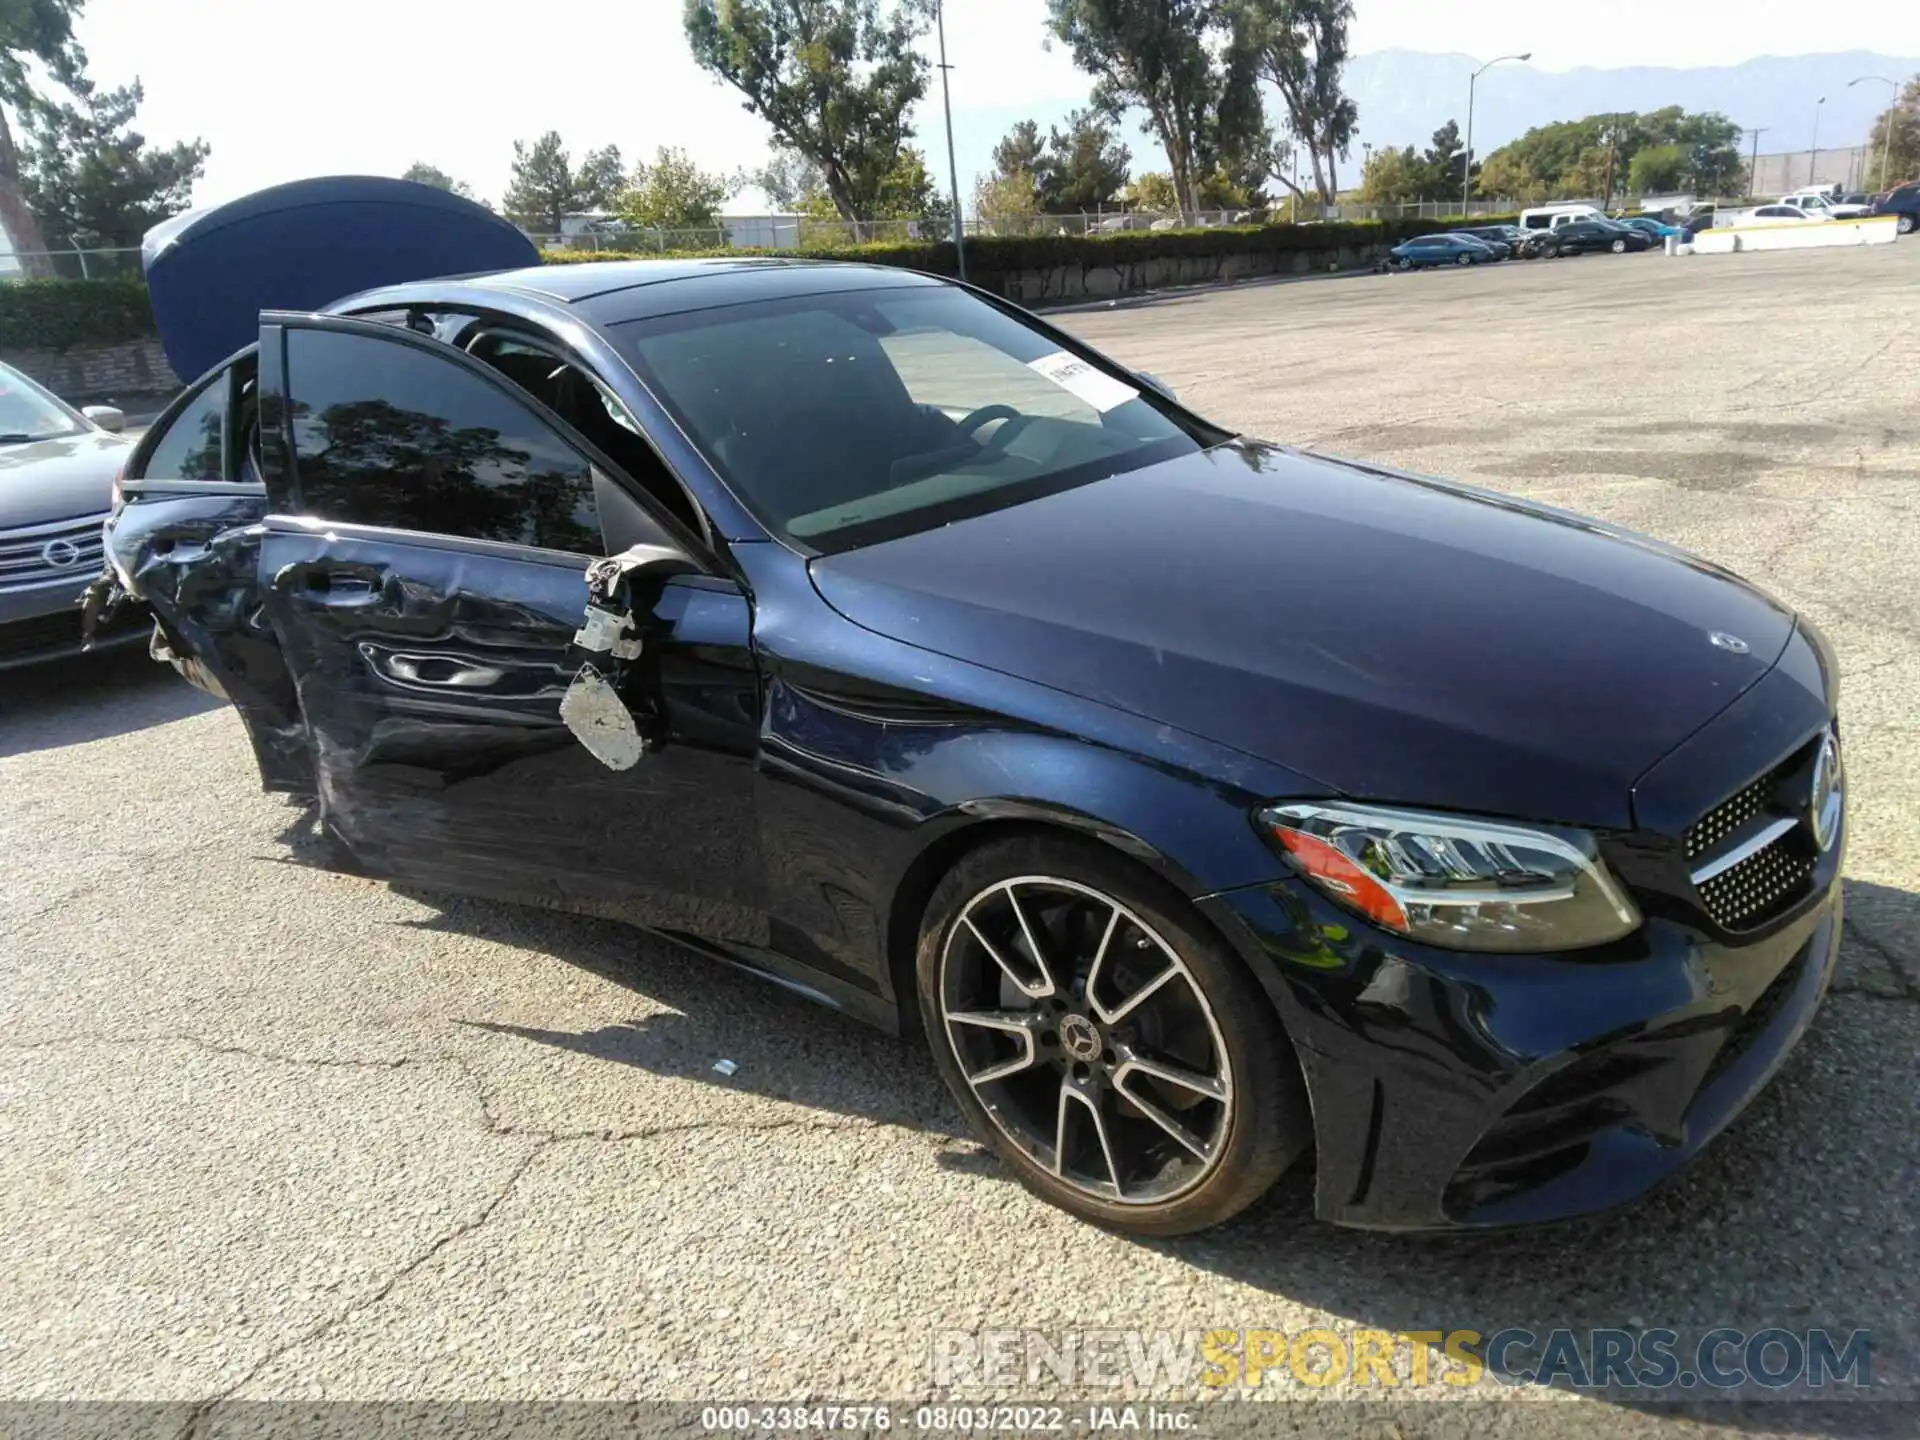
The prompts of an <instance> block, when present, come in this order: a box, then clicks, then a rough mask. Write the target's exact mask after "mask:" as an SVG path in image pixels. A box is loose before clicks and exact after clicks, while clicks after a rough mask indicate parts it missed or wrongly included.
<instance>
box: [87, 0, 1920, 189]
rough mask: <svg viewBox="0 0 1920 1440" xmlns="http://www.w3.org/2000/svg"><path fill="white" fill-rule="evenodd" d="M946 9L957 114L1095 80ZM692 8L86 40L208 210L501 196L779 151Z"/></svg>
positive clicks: (1377, 42) (1764, 42) (149, 2)
mask: <svg viewBox="0 0 1920 1440" xmlns="http://www.w3.org/2000/svg"><path fill="white" fill-rule="evenodd" d="M946 3H947V47H948V58H949V60H950V61H951V63H952V64H953V66H954V67H955V68H954V70H953V72H952V84H953V103H954V107H955V109H956V111H967V110H1000V109H1006V108H1008V107H1016V108H1017V107H1021V106H1028V105H1033V106H1038V105H1040V104H1044V103H1047V102H1057V101H1071V100H1080V99H1084V98H1085V96H1086V93H1087V90H1088V80H1087V77H1085V76H1083V75H1081V74H1080V73H1078V72H1077V71H1075V70H1074V68H1073V66H1072V64H1071V63H1070V62H1069V60H1068V58H1067V56H1066V54H1065V53H1064V52H1063V51H1062V50H1060V49H1059V48H1058V47H1055V48H1053V49H1052V50H1051V51H1050V50H1048V49H1047V48H1046V46H1045V43H1044V42H1045V33H1044V25H1043V20H1044V16H1045V13H1046V4H1045V0H946ZM680 12H681V6H680V0H563V3H559V4H556V5H554V6H553V7H552V8H551V9H550V10H549V9H546V8H545V7H543V6H541V5H538V4H526V3H521V4H504V3H496V4H495V5H493V6H491V7H485V6H482V5H479V4H476V3H473V0H305V3H301V0H87V5H86V10H85V12H84V15H83V18H82V20H81V22H80V26H79V32H80V37H81V40H82V43H83V44H84V45H85V46H86V49H87V51H88V54H89V56H90V61H91V73H92V74H93V76H94V78H95V79H96V80H97V81H98V82H100V83H102V84H107V85H114V84H121V83H124V82H126V81H128V80H131V79H133V78H134V77H135V76H136V75H137V76H138V77H139V78H140V79H141V80H142V81H143V82H144V83H145V85H146V95H147V99H146V104H145V106H144V107H143V109H142V111H141V114H140V128H141V129H142V130H143V131H144V133H145V134H146V135H147V136H148V137H149V138H150V139H153V140H156V141H163V142H164V141H171V140H175V139H182V138H187V137H191V136H199V137H201V138H203V139H205V140H206V141H208V142H209V143H210V144H211V146H212V147H213V153H212V157H211V159H210V160H209V161H208V163H207V169H206V174H205V178H204V179H203V180H202V182H201V183H200V185H199V186H198V187H197V189H196V191H195V196H194V198H195V201H196V203H200V204H212V203H218V202H219V201H222V200H226V199H231V198H233V197H234V196H236V195H240V194H244V193H246V192H247V191H250V190H254V189H258V188H260V187H261V186H264V185H271V184H275V183H278V182H280V181H283V180H291V179H296V178H299V177H301V176H305V175H323V174H388V175H397V174H399V173H400V172H401V171H402V170H404V169H405V168H406V167H407V166H408V165H409V164H410V163H412V162H413V161H415V160H421V161H425V162H427V163H428V164H432V165H435V166H438V167H439V168H440V169H442V170H445V171H447V172H448V173H449V174H451V175H453V176H455V177H456V178H458V179H461V180H464V181H466V182H467V183H468V184H470V185H472V186H473V187H474V188H475V190H477V191H478V192H479V193H480V194H481V195H484V196H488V197H490V198H493V199H496V200H497V199H498V197H499V195H500V193H501V191H502V190H503V189H504V188H505V186H506V182H507V174H508V169H509V166H510V165H511V162H512V153H513V142H514V140H516V139H531V138H533V137H535V136H537V135H539V134H540V133H541V132H542V131H545V130H549V129H554V130H558V131H559V132H560V133H561V135H562V136H563V137H564V138H565V140H566V142H567V143H568V145H569V146H570V147H572V148H573V149H574V151H575V152H576V153H578V152H580V151H583V150H585V149H588V148H590V147H593V146H598V145H603V144H609V143H611V144H616V145H618V146H619V147H620V148H621V151H622V153H623V154H624V155H626V156H627V157H629V159H632V158H636V157H640V156H647V157H650V156H651V155H652V153H653V151H654V149H655V147H657V146H661V145H678V146H681V147H683V148H685V149H687V150H688V151H690V152H691V153H692V154H693V156H694V158H695V159H696V160H698V161H699V162H700V163H701V164H702V165H704V166H705V167H707V168H709V169H714V170H723V171H731V170H733V169H735V168H739V167H749V166H754V165H757V164H759V163H760V162H761V161H763V160H764V159H765V158H766V154H767V134H766V131H765V128H764V127H763V126H762V124H761V123H760V121H759V120H757V119H756V118H755V117H753V116H752V115H750V114H748V113H747V112H745V111H744V110H742V109H741V107H740V102H739V100H738V98H737V97H736V96H735V94H734V92H733V91H732V90H730V89H728V88H726V87H724V86H722V85H721V84H720V83H719V82H718V81H715V80H714V79H712V78H711V77H710V76H708V75H707V74H706V73H705V72H703V71H701V70H700V69H699V68H698V67H696V66H695V65H694V63H693V61H692V59H691V58H690V57H689V55H688V53H687V48H686V42H685V40H684V38H683V37H682V35H681V31H680ZM1389 48H1396V49H1405V50H1426V51H1435V52H1448V51H1458V52H1464V53H1466V54H1470V55H1475V56H1480V57H1484V58H1489V59H1490V58H1492V57H1494V56H1496V55H1502V54H1508V53H1511V52H1514V51H1520V50H1531V51H1532V52H1533V64H1534V65H1535V66H1536V67H1537V68H1542V69H1547V70H1567V69H1573V68H1576V67H1578V66H1596V67H1602V68H1605V67H1612V66H1624V65H1660V66H1669V65H1670V66H1696V65H1727V64H1737V63H1739V62H1740V61H1742V60H1746V59H1749V58H1751V57H1753V56H1755V55H1761V54H1767V53H1772V54H1799V53H1803V52H1806V51H1814V50H1818V51H1837V50H1852V49H1863V50H1877V51H1880V52H1881V53H1883V54H1890V55H1915V54H1920V3H1914V0H1825V3H1823V4H1822V5H1821V6H1820V7H1819V8H1818V11H1817V14H1812V15H1810V13H1809V11H1808V9H1807V7H1806V5H1805V4H1804V0H1607V3H1605V4H1589V5H1543V4H1541V3H1539V0H1453V3H1444V0H1443V3H1435V0H1357V7H1356V18H1355V21H1354V27H1353V49H1354V50H1355V52H1356V53H1366V52H1369V51H1374V50H1382V49H1389ZM932 100H933V103H932V104H931V105H930V106H927V107H924V113H923V114H922V115H921V116H920V117H919V128H920V133H921V136H922V139H923V143H925V142H933V143H931V144H929V146H928V148H929V151H930V154H929V159H930V160H933V159H937V155H936V154H935V153H932V152H933V151H934V150H935V148H936V146H937V144H938V140H939V136H940V117H939V110H938V90H937V88H936V89H935V91H934V94H933V97H932ZM1134 148H1135V153H1136V155H1139V154H1140V153H1141V151H1142V148H1143V147H1142V146H1141V145H1139V144H1136V145H1135V147H1134ZM963 168H964V167H963ZM962 184H963V186H964V185H965V179H964V177H963V181H962ZM754 198H756V197H754V196H752V195H747V196H742V197H740V199H739V201H736V203H735V204H734V205H733V206H731V207H729V208H730V209H731V210H733V211H734V212H735V213H743V212H744V211H745V210H747V209H751V208H753V207H752V206H751V204H750V203H746V202H750V201H752V200H753V199H754Z"/></svg>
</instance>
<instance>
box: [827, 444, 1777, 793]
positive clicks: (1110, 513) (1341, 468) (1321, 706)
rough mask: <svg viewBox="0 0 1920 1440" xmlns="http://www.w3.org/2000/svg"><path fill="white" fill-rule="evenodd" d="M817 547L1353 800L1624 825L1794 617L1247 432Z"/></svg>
mask: <svg viewBox="0 0 1920 1440" xmlns="http://www.w3.org/2000/svg"><path fill="white" fill-rule="evenodd" d="M810 568H811V571H812V574H813V578H814V583H815V585H816V586H817V587H818V589H819V591H820V593H821V595H822V596H823V597H824V598H825V599H826V601H827V602H828V603H829V604H830V605H832V606H833V607H834V608H835V609H837V610H838V611H840V613H842V614H843V615H845V616H847V617H848V618H849V619H850V620H853V621H854V622H856V623H858V624H860V625H863V626H866V627H867V628H870V629H873V630H876V631H879V632H881V633H883V634H886V635H889V636H892V637H894V638H896V639H899V640H903V641H906V642H908V643H910V644H914V645H918V646H921V647H923V648H925V649H929V650H934V651H939V652H941V653H943V654H947V655H951V656H954V657H956V658H959V659H963V660H967V661H970V662H973V663H975V664H979V665H983V666H988V667H991V668H993V669H996V670H1000V671H1003V672H1006V673H1009V674H1013V675H1016V676H1020V677H1022V678H1024V679H1027V680H1031V681H1035V682H1038V683H1040V684H1044V685H1048V686H1052V687H1054V688H1057V689H1060V690H1064V691H1068V692H1071V693H1073V694H1075V695H1078V696H1081V697H1083V698H1086V699H1091V700H1096V701H1100V702H1102V703H1105V704H1108V705H1113V706H1116V707H1119V708H1121V709H1123V710H1127V711H1129V712H1132V713H1135V714H1138V715H1142V716H1145V717H1147V718H1149V719H1152V720H1156V721H1159V722H1161V723H1163V724H1166V725H1170V726H1174V727H1177V728H1178V729H1180V730H1183V731H1186V732H1189V733H1191V734H1194V735H1199V736H1202V737H1204V738H1207V739H1210V740H1213V741H1216V742H1218V743H1221V744H1225V745H1230V746H1233V747H1235V748H1237V749H1240V750H1243V751H1245V752H1247V753H1250V754H1253V755H1257V756H1259V757H1261V758H1263V759H1266V760H1269V761H1272V762H1274V763H1277V764H1280V765H1283V766H1286V767H1288V768H1290V769H1292V770H1293V771H1294V772H1296V773H1298V774H1303V775H1307V776H1311V777H1313V778H1314V779H1316V780H1317V781H1319V782H1320V783H1322V784H1323V785H1325V786H1327V787H1329V788H1331V789H1334V790H1337V791H1340V792H1343V793H1345V794H1347V795H1350V796H1355V797H1363V798H1368V799H1375V800H1381V801H1391V802H1397V803H1401V804H1413V805H1425V806H1432V807H1438V808H1447V809H1460V810H1476V811H1484V812H1492V813H1498V814H1502V815H1511V816H1519V817H1527V818H1533V819H1537V820H1557V821H1563V822H1567V823H1572V824H1581V825H1593V826H1602V827H1613V828H1624V827H1627V826H1629V825H1630V824H1631V823H1632V814H1631V809H1630V800H1629V795H1630V791H1631V788H1632V785H1633V782H1634V780H1635V779H1636V778H1637V777H1638V776H1639V775H1641V774H1642V773H1643V772H1644V771H1646V770H1647V769H1648V768H1649V767H1650V766H1652V765H1653V764H1654V762H1655V761H1657V760H1659V759H1660V758H1661V757H1662V756H1663V755H1665V754H1667V753H1668V752H1669V751H1671V750H1673V749H1674V748H1675V747H1676V746H1677V745H1679V744H1680V743H1681V742H1682V741H1683V740H1685V739H1686V738H1687V737H1688V736H1689V735H1691V734H1692V733H1693V732H1694V731H1696V730H1697V729H1699V728H1700V727H1701V726H1702V725H1704V724H1705V723H1706V722H1707V721H1708V720H1710V719H1712V718H1713V717H1714V716H1715V715H1717V714H1718V713H1719V712H1720V711H1722V710H1724V709H1725V708H1726V707H1727V706H1728V705H1729V704H1731V703H1732V702H1733V700H1734V699H1735V698H1736V697H1737V696H1739V695H1740V694H1741V692H1743V691H1744V690H1746V689H1747V688H1748V687H1750V686H1751V685H1753V684H1754V683H1755V682H1756V681H1757V680H1759V679H1760V677H1761V676H1762V675H1764V674H1765V673H1766V672H1767V670H1768V669H1769V668H1770V667H1771V666H1772V664H1773V663H1774V661H1775V660H1777V659H1778V657H1779V655H1780V653H1781V652H1782V650H1783V649H1784V648H1785V646H1786V643H1787V641H1788V638H1789V637H1790V635H1791V634H1792V630H1793V618H1792V616H1791V614H1790V613H1789V612H1787V611H1786V610H1784V609H1782V608H1781V607H1780V606H1779V605H1777V604H1775V603H1774V602H1773V601H1772V600H1770V599H1768V598H1767V597H1766V596H1765V595H1763V594H1761V593H1760V592H1758V591H1756V590H1754V589H1753V588H1752V587H1750V586H1748V585H1746V584H1745V583H1744V582H1742V581H1740V580H1739V579H1738V578H1736V577H1735V576H1733V575H1731V574H1728V573H1727V572H1725V571H1722V570H1719V569H1717V568H1715V567H1714V566H1712V565H1710V564H1708V563H1707V562H1705V561H1703V560H1700V559H1698V558H1697V557H1694V556H1690V555H1687V554H1685V553H1684V552H1681V551H1678V550H1675V549H1673V548H1671V547H1668V546H1665V545H1661V544H1659V543H1658V542H1655V541H1652V540H1647V539H1644V538H1642V537H1639V536H1635V535H1632V534H1631V533H1629V532H1626V531H1622V530H1618V529H1615V528H1613V527H1609V526H1606V525H1603V524H1601V523H1600V522H1597V521H1592V520H1587V519H1583V518H1581V517H1578V516H1575V515H1571V514H1568V513H1565V512H1562V511H1558V510H1554V509H1551V508H1549V507H1544V506H1538V505H1530V504H1527V503H1524V502H1521V501H1518V500H1514V499H1511V498H1508V497H1505V496H1499V495H1495V494H1492V493H1490V492H1484V491H1478V490H1474V489H1471V488H1469V487H1464V486H1457V485H1449V484H1446V483H1443V482H1440V481H1434V480H1426V479H1421V478H1419V477H1415V476H1409V475H1402V474H1399V473H1396V472H1391V471H1384V470H1379V469H1375V468H1373V467H1368V466H1362V465H1358V464H1354V463H1351V462H1344V461H1336V460H1331V459H1324V458H1320V457H1316V456H1309V455H1305V454H1302V453H1300V452H1298V451H1291V450H1286V449H1282V448H1278V447H1273V446H1266V445H1258V444H1248V443H1235V444H1231V445H1225V446H1221V447H1218V448H1216V449H1214V450H1211V451H1208V452H1205V453H1200V454H1195V455H1191V456H1188V457H1185V458H1183V459H1179V460H1174V461H1169V462H1166V463H1164V464H1159V465H1155V466H1152V467H1149V468H1146V469H1142V470H1139V471H1136V472H1132V473H1129V474H1125V475H1120V476H1116V477H1113V478H1110V479H1107V480H1103V481H1099V482H1096V483H1093V484H1089V485H1084V486H1080V487H1078V488H1075V489H1072V490H1068V491H1065V492H1063V493H1060V494H1056V495H1053V496H1049V497H1047V498H1044V499H1040V500H1035V501H1031V502H1028V503H1026V504H1022V505H1016V506H1013V507H1010V508H1008V509H1006V510H1002V511H997V512H994V513H991V514H988V515H983V516H979V517H976V518H973V519H970V520H965V521H961V522H959V523H957V524H953V525H949V526H945V527H943V528H941V529H937V530H932V531H928V532H925V533H923V534H918V535H911V536H906V537H903V538H901V539H897V540H892V541H889V542H886V543H884V544H880V545H875V546H871V547H868V548H866V549H862V550H854V551H849V552H847V553H844V554H839V555H831V556H822V557H818V558H816V559H815V560H813V561H812V563H811V567H810ZM1715 632H1720V633H1721V634H1722V635H1723V636H1731V637H1737V638H1736V639H1734V640H1733V641H1732V644H1733V646H1734V647H1735V648H1724V645H1725V643H1726V642H1722V643H1720V644H1716V643H1715V642H1714V641H1713V640H1712V639H1711V638H1710V637H1712V636H1713V635H1714V634H1715ZM1742 646H1744V648H1740V647H1742Z"/></svg>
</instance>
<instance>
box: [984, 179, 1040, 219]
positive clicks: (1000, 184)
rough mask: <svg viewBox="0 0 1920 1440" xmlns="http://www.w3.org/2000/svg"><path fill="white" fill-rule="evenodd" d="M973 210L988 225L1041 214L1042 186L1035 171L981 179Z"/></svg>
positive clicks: (1030, 217)
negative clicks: (1034, 175)
mask: <svg viewBox="0 0 1920 1440" xmlns="http://www.w3.org/2000/svg"><path fill="white" fill-rule="evenodd" d="M973 209H974V213H975V214H977V215H978V216H979V217H980V218H981V219H982V220H985V221H988V222H989V223H991V222H993V221H1000V222H1002V223H1005V222H1007V221H1021V220H1030V219H1032V218H1033V217H1034V216H1036V215H1038V214H1039V213H1040V193H1039V187H1038V185H1037V184H1036V182H1035V181H1034V178H1033V172H1032V171H1030V170H1015V171H1013V172H1012V173H1011V174H997V173H996V174H992V175H982V176H980V177H979V179H977V180H975V181H974V182H973ZM1014 228H1016V229H1017V228H1019V227H1017V226H1016V227H1014Z"/></svg>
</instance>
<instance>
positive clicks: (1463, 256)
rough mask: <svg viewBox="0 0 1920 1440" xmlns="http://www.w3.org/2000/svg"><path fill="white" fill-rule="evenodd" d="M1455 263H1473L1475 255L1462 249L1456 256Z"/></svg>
mask: <svg viewBox="0 0 1920 1440" xmlns="http://www.w3.org/2000/svg"><path fill="white" fill-rule="evenodd" d="M1453 263H1454V264H1456V265H1471V264H1472V263H1473V256H1471V255H1469V254H1467V252H1466V251H1464V250H1462V251H1461V252H1460V253H1459V254H1458V255H1457V256H1455V257H1454V261H1453Z"/></svg>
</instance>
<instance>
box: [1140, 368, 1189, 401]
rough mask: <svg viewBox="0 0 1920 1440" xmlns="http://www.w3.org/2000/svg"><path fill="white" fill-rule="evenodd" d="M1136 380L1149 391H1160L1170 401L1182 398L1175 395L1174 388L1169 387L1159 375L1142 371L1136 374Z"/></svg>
mask: <svg viewBox="0 0 1920 1440" xmlns="http://www.w3.org/2000/svg"><path fill="white" fill-rule="evenodd" d="M1134 378H1135V379H1136V380H1138V381H1139V382H1140V383H1141V384H1142V385H1145V386H1146V387H1147V388H1148V389H1150V390H1156V391H1158V392H1159V393H1160V394H1162V395H1164V396H1166V397H1167V399H1169V400H1178V399H1179V398H1180V397H1179V396H1178V395H1176V394H1174V393H1173V387H1172V386H1171V385H1169V384H1168V383H1167V382H1166V381H1164V380H1162V379H1161V378H1160V377H1159V376H1158V375H1150V374H1148V373H1147V372H1146V371H1145V370H1140V371H1136V372H1135V374H1134Z"/></svg>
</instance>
